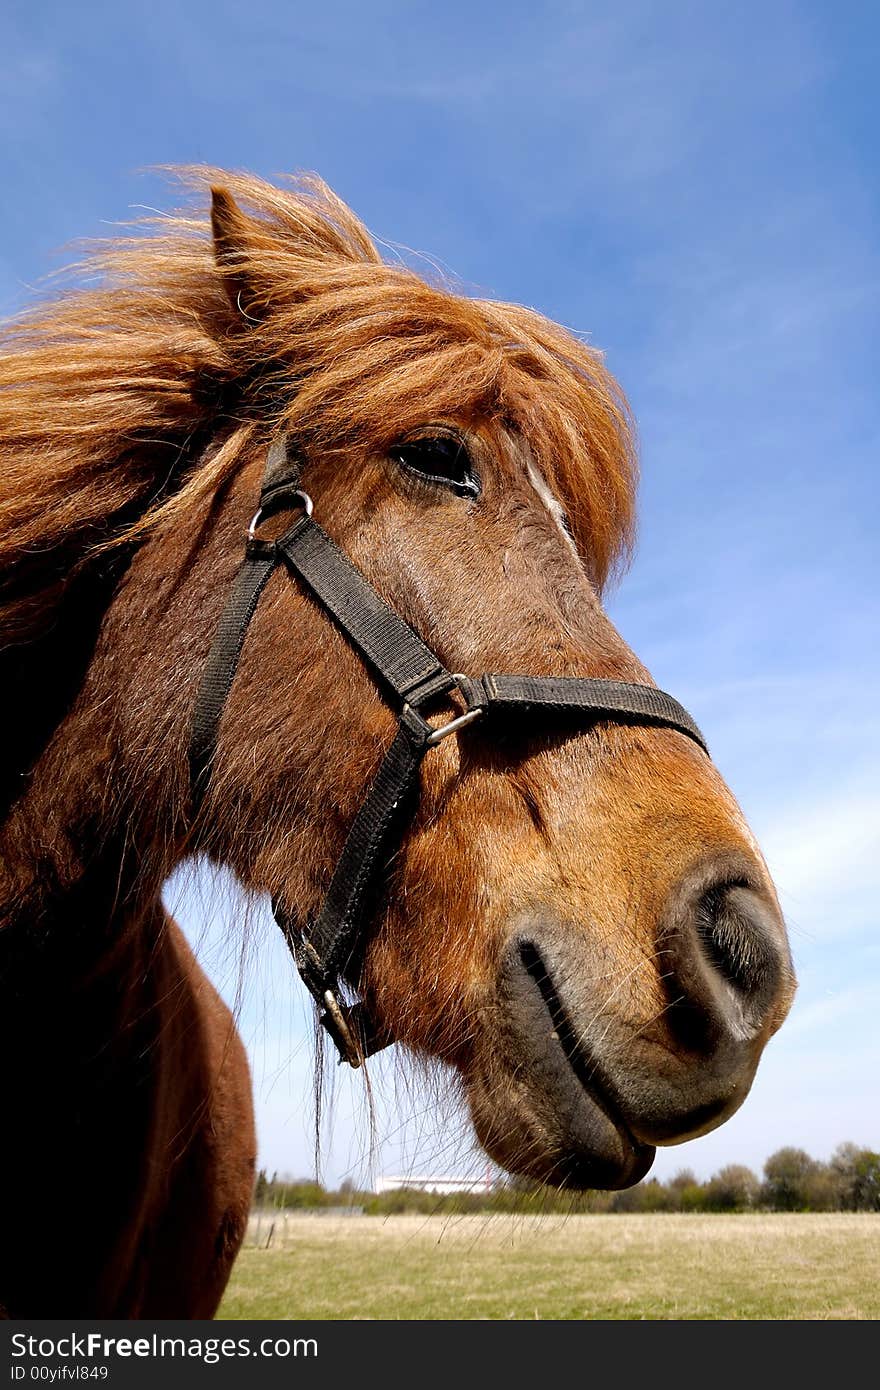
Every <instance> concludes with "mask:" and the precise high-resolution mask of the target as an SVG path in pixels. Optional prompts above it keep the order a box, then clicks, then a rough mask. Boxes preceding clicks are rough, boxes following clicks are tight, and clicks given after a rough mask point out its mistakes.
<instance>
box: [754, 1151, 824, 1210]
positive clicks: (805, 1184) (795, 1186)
mask: <svg viewBox="0 0 880 1390" xmlns="http://www.w3.org/2000/svg"><path fill="white" fill-rule="evenodd" d="M820 1167H821V1165H820V1164H818V1163H817V1162H816V1160H815V1159H814V1158H811V1157H810V1155H809V1154H808V1153H807V1152H806V1151H805V1150H804V1149H795V1148H785V1149H778V1150H777V1151H776V1153H774V1154H771V1155H770V1157H769V1158H768V1159H767V1162H766V1163H765V1164H764V1182H763V1184H762V1186H761V1192H760V1200H761V1204H762V1205H763V1206H767V1207H770V1208H771V1209H772V1210H773V1211H808V1210H809V1206H810V1180H811V1179H815V1177H816V1174H817V1172H818V1170H819V1168H820Z"/></svg>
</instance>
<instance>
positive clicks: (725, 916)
mask: <svg viewBox="0 0 880 1390" xmlns="http://www.w3.org/2000/svg"><path fill="white" fill-rule="evenodd" d="M660 945H661V951H662V953H663V955H661V959H663V958H664V956H665V959H666V962H667V965H668V967H669V969H668V974H667V976H666V986H667V989H668V990H669V991H670V1009H669V1014H668V1016H667V1021H668V1023H669V1025H670V1026H671V1027H672V1028H673V1029H674V1030H676V1031H677V1032H678V1033H679V1034H680V1036H681V1038H682V1040H683V1041H684V1042H685V1044H686V1045H687V1046H690V1047H692V1048H695V1049H697V1050H699V1051H702V1052H710V1051H712V1052H714V1051H715V1050H716V1049H717V1048H718V1047H723V1046H724V1045H725V1042H733V1041H736V1040H739V1041H740V1042H745V1041H746V1040H747V1039H749V1038H754V1037H755V1036H756V1035H757V1034H758V1032H759V1031H760V1030H761V1029H762V1028H763V1027H764V1026H765V1025H766V1024H767V1023H768V1022H772V1016H773V1015H774V1014H775V1013H777V1012H778V1009H779V1005H780V1002H781V1001H782V999H783V996H786V994H787V981H788V980H789V979H790V976H791V971H790V967H789V964H788V959H787V953H786V951H785V947H784V944H783V933H782V926H781V922H780V920H779V917H778V914H777V913H776V911H775V908H774V907H773V906H772V905H771V903H770V902H768V901H767V900H766V898H765V897H764V896H763V895H762V894H761V893H760V892H759V891H758V890H756V889H754V888H751V887H750V886H749V884H748V882H747V881H746V880H745V879H742V878H724V879H721V880H719V879H715V881H714V882H710V883H709V886H708V887H706V886H705V879H704V880H703V883H702V884H699V883H697V884H695V883H693V881H691V883H690V884H689V885H688V884H683V885H682V887H681V889H680V890H679V892H678V893H677V894H676V896H675V899H674V901H673V902H672V903H671V904H670V908H669V912H668V915H667V918H666V926H665V931H664V932H663V933H662V936H661V943H660Z"/></svg>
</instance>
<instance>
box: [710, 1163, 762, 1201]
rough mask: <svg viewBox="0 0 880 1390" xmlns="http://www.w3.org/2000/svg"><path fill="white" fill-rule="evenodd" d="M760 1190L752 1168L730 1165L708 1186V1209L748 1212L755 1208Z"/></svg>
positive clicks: (722, 1169) (739, 1164)
mask: <svg viewBox="0 0 880 1390" xmlns="http://www.w3.org/2000/svg"><path fill="white" fill-rule="evenodd" d="M760 1189H761V1184H760V1182H759V1181H758V1179H757V1177H756V1176H755V1174H754V1173H753V1172H752V1170H751V1168H746V1167H745V1166H744V1165H743V1164H741V1163H729V1164H728V1165H727V1167H726V1168H720V1169H719V1170H718V1172H717V1173H715V1174H714V1176H713V1177H711V1178H710V1179H709V1181H708V1183H707V1184H706V1207H707V1208H708V1209H709V1210H710V1211H748V1210H749V1209H750V1208H751V1207H754V1206H755V1204H756V1202H757V1200H758V1193H759V1192H760Z"/></svg>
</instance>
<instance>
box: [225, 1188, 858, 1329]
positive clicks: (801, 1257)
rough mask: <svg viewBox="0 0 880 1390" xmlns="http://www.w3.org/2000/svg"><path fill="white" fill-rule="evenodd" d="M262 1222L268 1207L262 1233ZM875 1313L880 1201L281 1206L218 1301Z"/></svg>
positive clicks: (438, 1311) (283, 1310)
mask: <svg viewBox="0 0 880 1390" xmlns="http://www.w3.org/2000/svg"><path fill="white" fill-rule="evenodd" d="M252 1229H253V1228H252ZM268 1229H269V1226H268V1222H266V1220H265V1218H264V1219H263V1223H262V1227H261V1239H262V1240H263V1241H265V1239H266V1236H267V1234H268ZM252 1238H253V1236H252ZM878 1315H880V1215H877V1216H872V1215H849V1214H845V1215H841V1214H837V1213H835V1214H829V1215H813V1214H806V1213H805V1214H803V1215H755V1216H751V1215H742V1216H702V1215H701V1216H697V1215H693V1216H691V1215H656V1216H623V1215H619V1216H618V1215H615V1216H569V1217H564V1216H544V1217H531V1216H527V1217H521V1216H500V1215H492V1216H462V1217H450V1216H429V1217H423V1216H391V1217H386V1218H384V1219H383V1218H381V1217H334V1216H326V1217H319V1216H299V1215H297V1216H287V1218H286V1220H285V1219H283V1218H282V1220H281V1221H280V1222H277V1223H276V1228H275V1231H274V1233H273V1237H272V1247H271V1248H270V1249H268V1250H266V1249H258V1248H254V1246H252V1245H251V1246H248V1247H246V1248H245V1249H244V1250H242V1252H241V1254H240V1256H239V1258H238V1261H237V1263H236V1266H235V1269H234V1271H233V1275H232V1280H231V1282H230V1286H229V1289H228V1290H227V1294H226V1297H225V1299H224V1301H223V1304H222V1307H221V1309H220V1312H219V1314H218V1316H219V1317H222V1318H288V1319H296V1320H299V1319H341V1320H346V1321H348V1320H351V1319H355V1318H378V1319H416V1320H431V1319H455V1320H463V1319H470V1318H491V1319H510V1318H513V1319H532V1318H545V1319H556V1320H559V1319H629V1320H633V1319H642V1318H653V1319H657V1318H673V1319H686V1318H697V1319H705V1318H709V1319H751V1318H758V1319H783V1318H786V1319H788V1318H795V1319H827V1318H832V1319H852V1318H855V1319H873V1318H877V1317H878Z"/></svg>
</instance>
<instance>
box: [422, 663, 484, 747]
mask: <svg viewBox="0 0 880 1390" xmlns="http://www.w3.org/2000/svg"><path fill="white" fill-rule="evenodd" d="M452 679H453V680H454V681H455V682H456V689H457V690H458V692H459V694H463V692H462V689H461V686H460V684H459V682H460V681H463V680H467V677H466V676H465V675H464V674H463V672H461V671H453V673H452ZM464 699H465V700H467V696H466V695H465V696H464ZM485 713H486V711H485V708H484V707H483V706H482V705H469V706H468V708H467V709H466V710H465V712H464V714H459V715H456V717H455V719H450V721H449V723H448V724H441V726H440V728H439V729H435V730H434V731H433V733H431V734H429V735H428V737H427V738H426V740H425V746H426V747H428V748H436V747H437V744H438V743H442V742H443V740H444V739H445V738H448V737H449V735H450V734H454V733H457V731H458V730H459V729H466V728H467V726H468V724H473V723H474V721H475V720H477V719H480V718H481V717H482V716H483V715H484V714H485Z"/></svg>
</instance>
